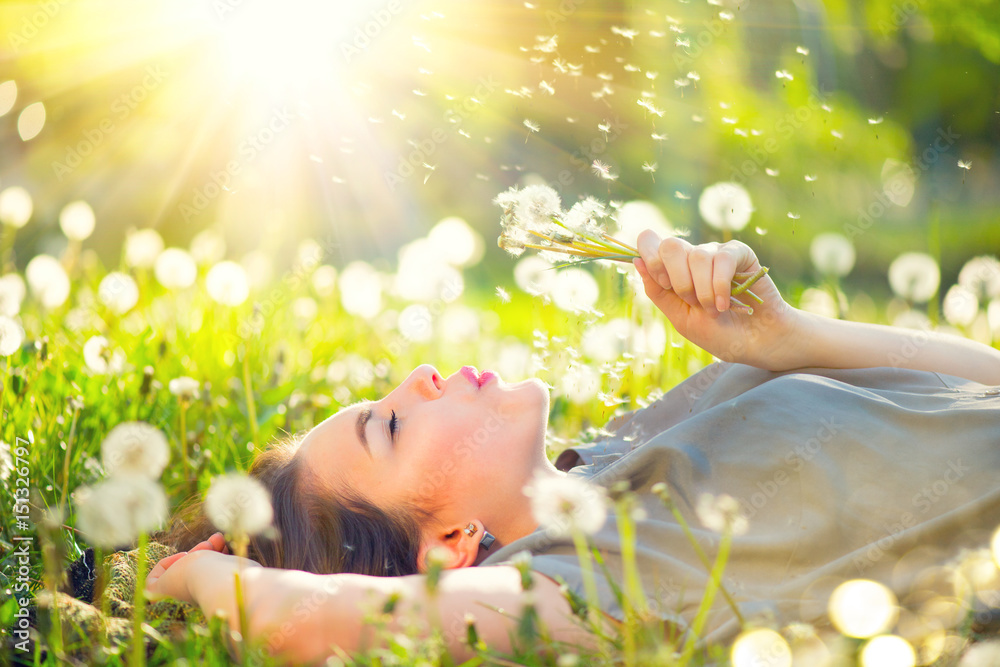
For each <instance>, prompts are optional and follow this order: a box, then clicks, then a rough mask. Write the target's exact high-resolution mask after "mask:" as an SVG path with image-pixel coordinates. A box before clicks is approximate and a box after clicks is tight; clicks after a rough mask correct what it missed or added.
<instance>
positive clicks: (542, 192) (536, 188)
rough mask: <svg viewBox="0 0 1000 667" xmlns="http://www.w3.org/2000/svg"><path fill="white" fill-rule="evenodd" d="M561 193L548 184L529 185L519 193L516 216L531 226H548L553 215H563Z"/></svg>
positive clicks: (515, 206)
mask: <svg viewBox="0 0 1000 667" xmlns="http://www.w3.org/2000/svg"><path fill="white" fill-rule="evenodd" d="M561 206H562V202H561V200H560V199H559V193H557V192H556V191H555V190H553V189H552V188H550V187H549V186H547V185H529V186H528V187H526V188H524V189H523V190H520V191H519V192H518V193H517V203H516V204H515V205H514V216H515V217H516V218H517V219H518V220H519V221H521V222H522V223H523V224H526V225H529V226H538V227H547V226H548V225H549V224H550V221H551V219H552V217H553V216H560V215H562V208H561Z"/></svg>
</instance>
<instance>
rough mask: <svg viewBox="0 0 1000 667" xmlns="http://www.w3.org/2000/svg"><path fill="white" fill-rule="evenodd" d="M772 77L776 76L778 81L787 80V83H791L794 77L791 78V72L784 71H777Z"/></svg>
mask: <svg viewBox="0 0 1000 667" xmlns="http://www.w3.org/2000/svg"><path fill="white" fill-rule="evenodd" d="M774 76H776V77H777V78H779V79H787V80H788V81H793V80H794V79H795V77H794V76H792V74H791V72H789V71H788V70H786V69H779V70H778V71H777V72H775V73H774Z"/></svg>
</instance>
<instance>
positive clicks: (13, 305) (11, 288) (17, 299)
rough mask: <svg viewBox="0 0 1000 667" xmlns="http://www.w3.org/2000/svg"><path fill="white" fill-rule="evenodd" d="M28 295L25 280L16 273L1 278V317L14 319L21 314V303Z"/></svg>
mask: <svg viewBox="0 0 1000 667" xmlns="http://www.w3.org/2000/svg"><path fill="white" fill-rule="evenodd" d="M26 294H27V287H25V285H24V279H23V278H21V276H19V275H17V274H16V273H8V274H7V275H5V276H2V277H0V315H6V316H7V317H14V316H15V315H17V314H18V313H19V312H21V302H22V301H24V297H25V295H26Z"/></svg>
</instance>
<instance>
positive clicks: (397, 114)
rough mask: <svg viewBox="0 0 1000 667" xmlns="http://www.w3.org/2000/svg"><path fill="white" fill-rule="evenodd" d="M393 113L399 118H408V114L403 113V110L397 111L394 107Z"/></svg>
mask: <svg viewBox="0 0 1000 667" xmlns="http://www.w3.org/2000/svg"><path fill="white" fill-rule="evenodd" d="M392 115H393V116H395V117H396V118H398V119H399V120H406V114H405V113H403V112H402V111H397V110H396V109H393V110H392Z"/></svg>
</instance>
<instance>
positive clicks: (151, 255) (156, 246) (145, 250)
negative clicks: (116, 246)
mask: <svg viewBox="0 0 1000 667" xmlns="http://www.w3.org/2000/svg"><path fill="white" fill-rule="evenodd" d="M161 252H163V237H162V236H160V233H159V232H158V231H156V230H155V229H140V230H138V231H135V230H132V231H130V232H129V234H128V236H127V237H126V238H125V264H126V265H127V266H131V267H132V268H136V269H149V268H152V267H153V265H154V264H156V258H157V257H159V256H160V253H161Z"/></svg>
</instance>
